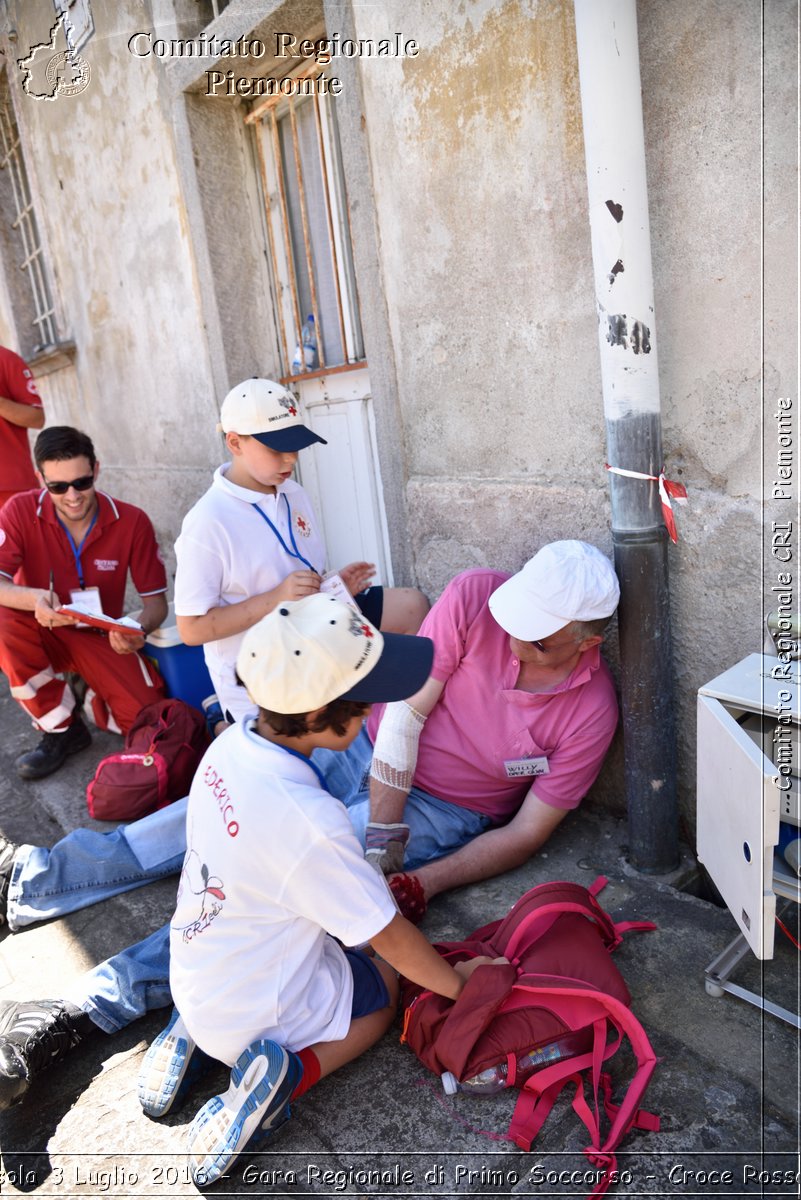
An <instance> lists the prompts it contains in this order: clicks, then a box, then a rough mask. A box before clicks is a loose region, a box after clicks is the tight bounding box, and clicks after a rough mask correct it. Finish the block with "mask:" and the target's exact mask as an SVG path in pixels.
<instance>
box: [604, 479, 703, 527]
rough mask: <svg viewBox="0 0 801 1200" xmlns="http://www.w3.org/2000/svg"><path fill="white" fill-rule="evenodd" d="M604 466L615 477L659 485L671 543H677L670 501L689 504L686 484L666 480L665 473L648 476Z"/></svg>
mask: <svg viewBox="0 0 801 1200" xmlns="http://www.w3.org/2000/svg"><path fill="white" fill-rule="evenodd" d="M604 466H605V467H606V469H607V471H611V472H612V474H613V475H625V476H626V478H627V479H648V480H651V481H652V482H653V483H657V484H659V499H660V500H661V502H662V516H663V517H664V520H665V525H666V527H667V531H668V533H669V535H670V540H671V542H674V543H675V542H677V541H678V540H679V536H678V534H677V533H676V519H675V517H674V516H673V505H672V504H671V503H670V501H671V498H672V499H673V500H675V501H676V503H677V504H686V503H687V489H686V487H685V486H684V484H683V483H676V481H675V480H674V479H665V473H664V471H660V472H659V474H658V475H646V474H644V473H643V472H642V471H627V470H625V469H624V468H623V467H610V465H609V463H604Z"/></svg>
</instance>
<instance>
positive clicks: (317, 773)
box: [272, 742, 328, 792]
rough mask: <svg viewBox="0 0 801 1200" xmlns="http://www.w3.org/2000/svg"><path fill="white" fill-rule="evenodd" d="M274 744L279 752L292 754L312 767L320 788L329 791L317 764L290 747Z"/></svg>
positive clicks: (279, 743)
mask: <svg viewBox="0 0 801 1200" xmlns="http://www.w3.org/2000/svg"><path fill="white" fill-rule="evenodd" d="M272 744H273V746H277V747H278V749H279V750H285V751H286V753H287V754H291V755H292V756H293V757H294V758H299V759H300V761H301V762H303V763H305V764H306V766H307V767H311V769H312V770H313V771H314V773H315V775H316V776H317V778H318V779H319V780H320V787H321V788H322V789H323V791H324V792H327V791H328V784H327V783H326V781H325V776H324V775H323V773H322V771H321V770H320V768H319V767H318V766H317V764H316V763H313V762H312V760H311V759H310V758H307V757H306V755H305V754H301V752H300V750H293V749H291V747H289V746H284V745H282V744H281V742H273V743H272Z"/></svg>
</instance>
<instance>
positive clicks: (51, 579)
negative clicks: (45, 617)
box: [50, 571, 55, 629]
mask: <svg viewBox="0 0 801 1200" xmlns="http://www.w3.org/2000/svg"><path fill="white" fill-rule="evenodd" d="M54 601H55V595H54V593H53V572H52V571H51V572H50V607H51V609H52V607H53V603H54ZM50 628H51V629H52V628H53V621H52V618H51V621H50Z"/></svg>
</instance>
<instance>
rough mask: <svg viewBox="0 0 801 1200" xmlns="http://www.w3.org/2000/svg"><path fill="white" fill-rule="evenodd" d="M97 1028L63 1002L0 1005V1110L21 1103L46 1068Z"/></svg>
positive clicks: (33, 1001) (87, 1017) (35, 1001)
mask: <svg viewBox="0 0 801 1200" xmlns="http://www.w3.org/2000/svg"><path fill="white" fill-rule="evenodd" d="M96 1028H97V1026H96V1025H95V1024H94V1022H93V1021H92V1019H91V1017H89V1016H87V1014H86V1013H85V1012H82V1011H81V1009H80V1008H76V1006H75V1005H74V1004H69V1003H68V1002H67V1001H66V1000H29V1001H27V1002H26V1003H23V1004H15V1003H14V1002H13V1001H6V1002H5V1003H4V1004H0V1109H4V1108H10V1107H11V1105H12V1104H16V1103H17V1102H18V1101H19V1100H21V1099H22V1097H23V1096H24V1095H25V1093H26V1092H27V1090H28V1085H29V1084H30V1083H31V1082H32V1081H33V1080H34V1079H36V1078H37V1077H38V1076H39V1075H41V1073H42V1071H44V1070H45V1068H46V1067H49V1066H50V1065H51V1063H55V1062H58V1061H59V1060H60V1059H62V1058H64V1057H65V1055H66V1054H67V1053H68V1051H70V1050H72V1048H73V1047H74V1046H77V1045H78V1043H79V1042H82V1041H83V1040H84V1038H85V1037H86V1035H87V1034H88V1033H91V1032H92V1031H93V1030H94V1029H96Z"/></svg>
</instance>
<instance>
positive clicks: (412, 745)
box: [370, 700, 426, 792]
mask: <svg viewBox="0 0 801 1200" xmlns="http://www.w3.org/2000/svg"><path fill="white" fill-rule="evenodd" d="M425 722H426V719H425V717H424V716H423V715H422V713H419V712H418V711H417V709H415V708H412V707H411V706H410V705H408V704H407V703H406V701H405V700H400V701H398V702H397V703H396V704H388V705H387V707H386V709H385V710H384V716H383V718H382V720H381V724H380V725H379V727H378V733H377V734H376V739H375V745H374V746H373V761H372V765H371V767H370V776H371V778H372V779H375V780H377V781H378V782H379V783H383V784H386V786H387V787H391V788H397V789H398V791H402V792H408V791H409V789H410V787H411V786H412V783H413V782H414V770H415V767H416V766H417V750H418V746H419V742H420V734H421V733H422V732H423V726H424V725H425Z"/></svg>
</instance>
